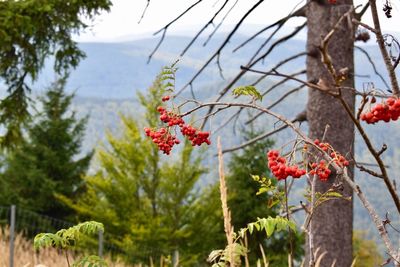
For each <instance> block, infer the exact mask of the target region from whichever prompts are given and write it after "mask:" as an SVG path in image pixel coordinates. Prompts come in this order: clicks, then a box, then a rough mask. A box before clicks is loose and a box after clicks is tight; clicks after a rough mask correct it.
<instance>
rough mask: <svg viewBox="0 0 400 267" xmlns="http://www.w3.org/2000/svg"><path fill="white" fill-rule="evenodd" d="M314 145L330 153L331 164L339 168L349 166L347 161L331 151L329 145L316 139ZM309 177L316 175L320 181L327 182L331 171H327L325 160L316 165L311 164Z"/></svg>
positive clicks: (327, 165) (327, 166)
mask: <svg viewBox="0 0 400 267" xmlns="http://www.w3.org/2000/svg"><path fill="white" fill-rule="evenodd" d="M314 144H315V145H317V146H318V147H320V148H321V149H322V150H323V151H325V152H328V153H329V152H330V154H329V155H330V156H331V157H332V160H333V162H335V163H336V164H337V165H339V166H340V167H344V166H349V161H348V160H346V158H345V157H343V156H342V155H341V154H340V153H338V152H336V151H335V150H333V148H332V146H331V145H330V144H329V143H322V142H320V141H319V140H318V139H315V140H314ZM310 174H311V175H314V174H316V175H318V177H319V179H320V180H321V181H327V180H328V178H329V175H330V174H331V170H330V169H329V164H327V163H326V161H325V160H321V161H320V162H319V163H318V164H317V163H315V162H314V163H311V171H310Z"/></svg>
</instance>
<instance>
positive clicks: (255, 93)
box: [233, 85, 262, 100]
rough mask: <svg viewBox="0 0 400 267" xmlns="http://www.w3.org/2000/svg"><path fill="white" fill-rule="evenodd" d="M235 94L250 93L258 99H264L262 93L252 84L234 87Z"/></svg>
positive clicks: (249, 94)
mask: <svg viewBox="0 0 400 267" xmlns="http://www.w3.org/2000/svg"><path fill="white" fill-rule="evenodd" d="M233 95H235V96H241V95H248V96H252V97H254V98H255V99H257V100H262V95H261V94H260V92H258V90H257V89H256V88H255V87H254V86H252V85H247V86H239V87H237V88H235V89H233Z"/></svg>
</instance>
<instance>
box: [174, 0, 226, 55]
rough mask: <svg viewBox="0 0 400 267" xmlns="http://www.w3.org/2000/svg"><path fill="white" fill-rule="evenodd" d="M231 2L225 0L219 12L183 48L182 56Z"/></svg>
mask: <svg viewBox="0 0 400 267" xmlns="http://www.w3.org/2000/svg"><path fill="white" fill-rule="evenodd" d="M228 2H229V0H225V2H224V4H223V5H222V6H221V7H220V9H218V11H217V12H215V13H214V15H213V17H212V18H211V19H210V20H209V21H208V22H207V23H206V24H205V25H204V26H203V27H202V28H201V29H200V31H198V32H197V34H196V35H195V36H194V37H193V38H192V40H190V42H189V44H188V45H187V46H186V47H185V48H184V49H183V51H182V53H181V55H180V56H181V57H182V56H183V55H184V54H185V53H186V52H187V51H188V50H189V48H190V47H191V46H192V45H193V43H194V42H195V41H196V40H197V38H198V37H199V36H200V34H201V33H202V32H203V31H204V30H205V29H207V27H208V26H210V25H211V24H213V22H214V19H215V18H216V17H217V16H218V14H219V13H220V12H221V11H222V10H223V9H224V7H225V6H226V4H227V3H228Z"/></svg>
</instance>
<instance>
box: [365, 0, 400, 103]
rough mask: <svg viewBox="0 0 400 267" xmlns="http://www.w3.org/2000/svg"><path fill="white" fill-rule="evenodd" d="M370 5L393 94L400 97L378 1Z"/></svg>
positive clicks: (370, 1) (370, 2)
mask: <svg viewBox="0 0 400 267" xmlns="http://www.w3.org/2000/svg"><path fill="white" fill-rule="evenodd" d="M369 4H370V5H371V13H372V20H373V21H374V27H375V31H376V34H375V36H376V40H377V42H378V45H379V49H380V50H381V55H382V57H383V60H384V62H385V66H386V69H387V71H388V73H389V77H390V83H391V85H392V90H393V93H394V94H395V95H396V96H400V89H399V83H398V82H397V77H396V73H395V71H394V68H393V65H392V62H391V59H390V57H389V54H388V52H387V50H386V48H385V40H384V39H383V36H382V31H381V26H380V22H379V17H378V10H377V8H376V0H369Z"/></svg>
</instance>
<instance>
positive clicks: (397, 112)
mask: <svg viewBox="0 0 400 267" xmlns="http://www.w3.org/2000/svg"><path fill="white" fill-rule="evenodd" d="M399 117H400V99H398V98H397V99H396V98H394V97H389V98H388V99H386V101H384V102H383V103H379V104H376V105H375V106H374V107H372V108H371V111H368V112H365V113H362V114H361V117H360V118H361V120H362V121H365V122H366V123H369V124H374V123H376V122H378V121H384V122H389V121H390V120H393V121H395V120H397V119H398V118H399Z"/></svg>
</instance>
